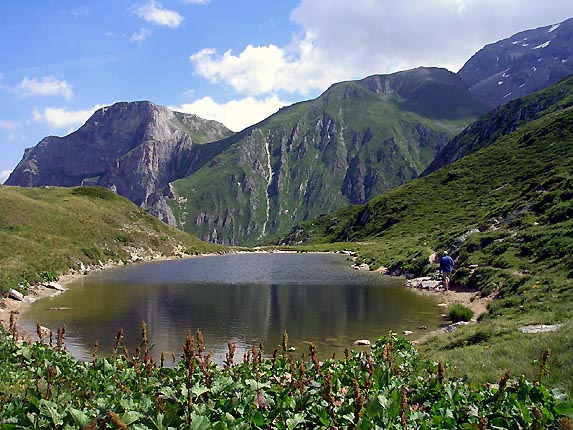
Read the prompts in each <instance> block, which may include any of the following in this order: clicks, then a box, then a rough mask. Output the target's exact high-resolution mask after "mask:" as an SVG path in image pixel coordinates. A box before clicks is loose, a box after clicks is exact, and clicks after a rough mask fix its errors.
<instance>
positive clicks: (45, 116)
mask: <svg viewBox="0 0 573 430" xmlns="http://www.w3.org/2000/svg"><path fill="white" fill-rule="evenodd" d="M104 106H108V105H105V104H98V105H95V106H94V107H92V108H89V109H80V110H71V109H68V108H65V107H64V108H57V107H48V108H45V109H44V110H43V111H40V110H37V109H34V111H33V118H34V121H37V122H43V123H45V124H46V125H47V126H48V127H49V128H50V129H51V130H67V131H72V130H75V129H76V128H78V127H80V126H82V125H83V124H84V123H85V122H86V121H87V120H88V119H89V117H90V116H92V115H93V113H94V112H95V111H96V110H98V109H100V108H102V107H104Z"/></svg>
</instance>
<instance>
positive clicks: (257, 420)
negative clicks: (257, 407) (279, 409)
mask: <svg viewBox="0 0 573 430" xmlns="http://www.w3.org/2000/svg"><path fill="white" fill-rule="evenodd" d="M252 421H253V424H254V425H256V426H257V427H263V426H264V425H265V424H266V420H265V417H263V414H261V412H260V411H256V412H255V414H254V415H253V418H252Z"/></svg>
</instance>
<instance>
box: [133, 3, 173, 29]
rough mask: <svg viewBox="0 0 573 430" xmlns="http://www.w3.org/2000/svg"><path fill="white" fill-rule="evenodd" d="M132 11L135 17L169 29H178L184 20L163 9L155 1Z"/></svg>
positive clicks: (171, 11)
mask: <svg viewBox="0 0 573 430" xmlns="http://www.w3.org/2000/svg"><path fill="white" fill-rule="evenodd" d="M134 11H135V14H136V15H137V16H139V17H140V18H141V19H144V20H145V21H147V22H150V23H152V24H155V25H164V26H167V27H170V28H176V27H179V26H180V25H181V23H182V22H183V20H184V18H183V17H182V16H181V15H180V14H179V13H177V12H175V11H174V10H169V9H165V8H164V7H163V5H162V4H161V3H159V2H158V1H155V0H149V1H148V2H147V3H145V4H143V5H139V6H137V7H135V9H134Z"/></svg>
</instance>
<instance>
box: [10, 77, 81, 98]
mask: <svg viewBox="0 0 573 430" xmlns="http://www.w3.org/2000/svg"><path fill="white" fill-rule="evenodd" d="M14 91H15V92H16V93H17V94H19V95H20V96H22V97H30V96H55V95H61V96H64V97H65V98H67V99H70V98H72V97H73V96H74V92H73V90H72V86H71V85H70V84H69V83H67V82H66V81H62V80H59V79H56V78H55V77H53V76H45V77H43V78H41V79H36V78H32V79H30V78H28V77H25V78H24V79H22V81H21V82H20V83H19V84H18V85H16V87H15V88H14Z"/></svg>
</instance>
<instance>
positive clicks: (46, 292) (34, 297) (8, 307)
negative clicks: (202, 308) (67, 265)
mask: <svg viewBox="0 0 573 430" xmlns="http://www.w3.org/2000/svg"><path fill="white" fill-rule="evenodd" d="M214 255H219V254H212V253H208V254H199V255H179V256H165V255H155V256H146V257H137V259H134V260H131V261H129V262H120V261H118V262H114V261H108V262H107V263H105V264H104V263H102V264H99V265H95V266H90V267H86V268H84V270H76V269H70V270H69V271H68V273H65V274H62V275H60V276H58V279H57V281H56V282H57V283H58V284H59V285H60V286H61V287H62V288H63V290H57V289H54V288H50V287H48V286H46V284H47V283H41V284H35V285H31V286H30V287H29V288H28V291H27V294H26V295H25V296H24V299H23V300H21V301H20V300H16V299H13V298H10V297H2V298H0V324H1V325H2V327H4V330H6V331H8V329H9V327H10V314H11V313H12V312H14V315H15V318H14V321H15V323H16V331H17V333H18V337H19V339H21V340H25V341H27V342H33V341H35V340H36V338H37V335H36V333H30V332H29V331H28V330H26V329H25V328H24V327H22V326H21V325H20V324H19V323H18V320H19V316H20V315H22V314H24V313H25V312H26V311H27V310H28V308H29V307H30V305H31V304H32V303H35V302H36V301H38V300H42V299H46V298H50V297H54V296H57V295H59V294H61V293H63V292H65V291H66V290H67V288H66V287H67V286H68V285H69V284H71V283H72V282H75V281H77V280H79V279H82V278H84V277H86V276H88V275H89V274H90V273H92V272H97V271H102V270H108V269H113V268H118V267H124V266H127V265H132V264H137V263H151V262H159V261H169V260H180V259H184V258H198V257H209V256H214ZM40 323H41V322H40Z"/></svg>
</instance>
